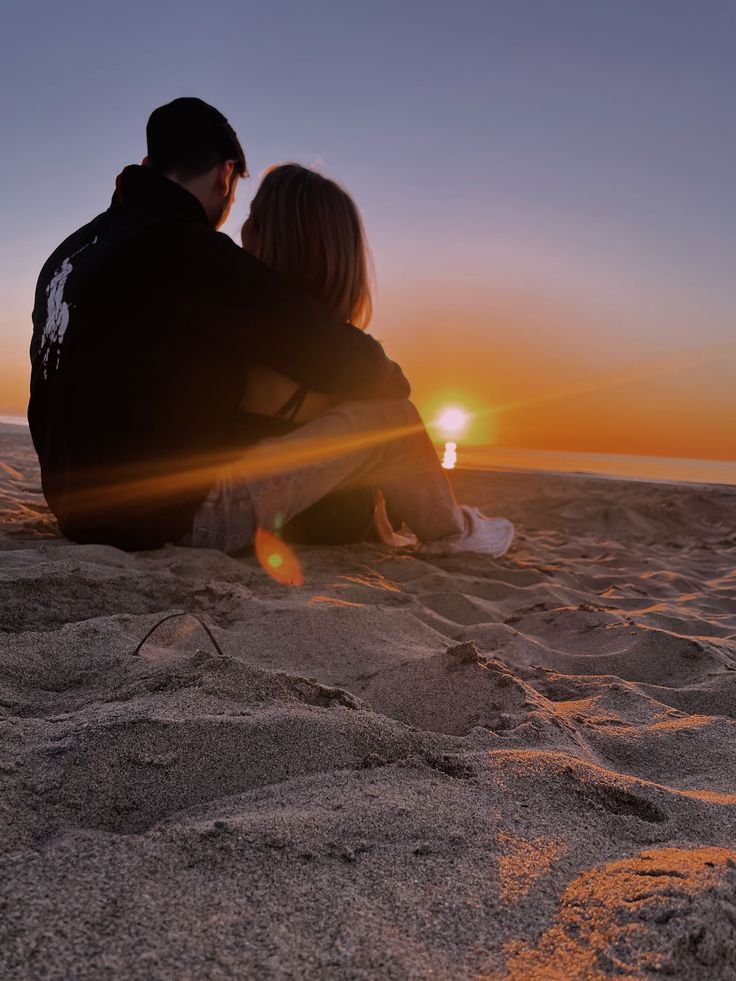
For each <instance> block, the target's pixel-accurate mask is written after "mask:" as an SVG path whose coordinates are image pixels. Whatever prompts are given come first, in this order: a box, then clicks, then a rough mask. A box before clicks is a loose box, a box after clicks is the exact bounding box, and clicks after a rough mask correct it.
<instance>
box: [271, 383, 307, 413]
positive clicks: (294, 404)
mask: <svg viewBox="0 0 736 981" xmlns="http://www.w3.org/2000/svg"><path fill="white" fill-rule="evenodd" d="M308 393H309V385H305V384H302V385H300V386H299V388H297V390H296V391H295V392H294V394H293V395H291V396H289V398H288V399H287V400H286V402H284V404H283V405H282V406H281V408H280V409H279V411H278V412H277V413H276V416H277V418H279V419H286V420H288V421H289V422H293V420H294V419H295V418H296V414H297V413H298V412H299V409H301V407H302V406H303V405H304V399H305V398H306V397H307V394H308Z"/></svg>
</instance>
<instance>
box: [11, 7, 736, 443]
mask: <svg viewBox="0 0 736 981" xmlns="http://www.w3.org/2000/svg"><path fill="white" fill-rule="evenodd" d="M734 91H736V3H734V2H732V0H690V2H681V0H503V2H500V0H482V2H481V0H477V2H476V0H473V2H464V0H455V2H452V3H451V2H449V0H448V2H443V3H436V2H433V0H421V2H419V0H417V2H414V0H409V2H406V0H393V2H385V0H373V2H371V3H353V2H351V0H341V2H340V0H312V2H310V3H308V4H306V3H302V2H291V0H283V2H269V3H258V4H255V3H249V2H237V3H236V2H229V0H212V2H209V3H203V2H199V3H191V2H189V0H176V2H171V0H148V2H146V3H143V2H139V0H131V2H127V3H126V4H120V3H108V2H105V0H95V2H87V0H85V2H80V0H68V2H65V3H63V4H59V3H53V4H52V3H49V2H43V3H38V2H33V0H22V2H21V0H2V3H1V5H0V123H1V130H0V131H1V132H2V144H3V151H2V155H1V156H0V214H1V215H2V219H1V220H2V234H1V236H0V287H1V289H2V297H3V305H2V310H1V311H0V344H1V350H2V355H1V356H0V412H9V411H23V409H24V406H25V401H26V387H27V364H26V359H27V355H26V351H27V346H28V340H29V334H30V309H31V306H32V295H33V288H34V284H35V279H36V276H37V274H38V271H39V269H40V266H41V264H42V263H43V261H44V260H45V258H46V256H47V255H48V254H49V253H50V252H51V251H52V249H53V248H54V247H55V246H56V245H57V244H58V243H59V241H61V240H62V239H63V238H64V237H65V236H66V235H67V234H69V233H70V232H71V231H73V230H74V229H75V228H77V227H78V226H80V225H81V224H83V223H85V222H86V221H88V220H89V219H90V218H91V217H93V216H94V215H95V214H97V213H98V212H99V211H101V210H103V209H104V208H105V207H106V206H107V203H108V201H109V197H110V194H111V191H112V186H113V182H114V178H115V175H116V174H117V173H118V172H119V170H120V169H121V168H122V167H123V166H124V165H125V164H127V163H131V162H139V161H140V159H141V157H142V156H143V155H144V153H145V142H144V128H145V123H146V119H147V117H148V114H149V113H150V111H151V109H153V108H154V107H155V106H157V105H159V104H161V103H163V102H167V101H169V100H170V99H172V98H175V97H177V96H180V95H198V96H200V97H201V98H204V99H206V100H207V101H209V102H211V103H213V104H214V105H216V106H217V107H218V108H219V109H221V110H222V111H223V112H224V113H225V114H226V115H227V116H228V118H229V119H230V121H231V122H232V124H233V125H234V126H235V128H236V130H237V131H238V133H239V135H240V136H241V140H242V142H243V144H244V146H245V149H246V155H247V157H248V163H249V168H250V171H251V173H252V174H254V175H258V173H259V172H260V171H262V169H263V168H264V167H266V166H268V165H269V164H271V163H273V162H276V161H279V160H289V159H293V160H297V161H299V162H301V163H305V164H315V165H317V166H319V167H320V168H321V169H323V170H324V171H325V172H326V173H328V174H330V175H332V176H335V177H337V178H338V179H340V180H341V181H342V182H343V183H344V184H345V185H346V186H347V188H348V189H349V190H350V191H351V192H352V193H353V195H354V196H355V198H356V200H357V201H358V204H359V205H360V207H361V208H362V210H363V214H364V218H365V223H366V227H367V231H368V236H369V240H370V244H371V247H372V251H373V254H374V259H375V266H376V273H377V279H378V299H377V304H376V314H375V319H374V323H373V325H372V327H371V330H372V332H373V333H374V334H375V335H376V336H378V337H380V338H381V339H382V340H383V342H384V343H385V345H386V347H387V350H388V351H389V353H390V354H391V355H392V356H394V357H395V358H397V359H398V360H399V361H400V362H401V363H402V365H403V366H404V369H405V371H406V373H407V374H408V375H409V377H410V379H411V380H412V382H413V384H414V391H415V397H416V399H417V401H418V403H419V405H420V408H422V409H423V411H424V412H425V414H426V415H427V416H430V415H431V414H432V412H433V411H434V407H435V406H436V405H439V404H440V403H442V402H446V401H447V400H453V401H457V402H460V403H462V404H464V405H467V406H468V407H469V408H471V409H473V410H476V411H478V412H480V413H483V415H482V416H481V419H482V421H483V425H482V426H479V427H477V430H476V435H477V436H478V438H482V439H488V440H491V441H494V442H496V443H497V444H498V445H502V446H518V447H536V448H542V449H568V450H594V451H599V452H624V453H625V452H631V453H646V454H658V455H668V456H696V457H710V458H722V459H733V458H736V394H735V393H736V332H735V331H734V307H735V304H734V300H735V299H736V297H735V293H736V285H735V284H736V193H734V190H735V189H734V160H736V126H735V124H734V118H736V115H735V114H734V106H733V101H734V98H733V97H734ZM256 183H257V179H256V180H252V181H249V182H247V184H246V185H245V186H242V187H241V190H240V191H239V194H238V201H237V203H236V207H235V208H234V211H233V215H232V217H231V219H230V221H229V223H228V226H227V230H228V231H229V232H230V233H231V234H236V233H237V230H238V228H239V225H240V223H241V222H242V220H243V219H244V217H245V216H246V214H247V211H248V202H249V199H250V197H251V196H252V193H253V192H254V190H255V187H256Z"/></svg>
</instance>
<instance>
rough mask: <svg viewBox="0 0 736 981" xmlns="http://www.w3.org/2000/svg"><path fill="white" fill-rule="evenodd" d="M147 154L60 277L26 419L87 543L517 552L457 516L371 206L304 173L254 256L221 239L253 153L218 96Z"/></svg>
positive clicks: (50, 487)
mask: <svg viewBox="0 0 736 981" xmlns="http://www.w3.org/2000/svg"><path fill="white" fill-rule="evenodd" d="M147 140H148V155H147V156H146V158H145V159H144V160H143V164H142V166H140V167H138V166H131V167H126V168H125V169H124V170H123V172H122V174H120V176H119V177H118V180H117V183H116V188H115V193H114V195H113V199H112V203H111V205H110V207H109V208H108V210H107V211H105V212H103V213H102V214H101V215H99V216H98V217H97V218H95V219H93V220H92V221H91V222H90V223H89V224H87V225H85V226H84V227H83V228H81V229H79V230H78V231H76V232H74V234H72V235H71V236H70V237H69V238H67V239H66V240H65V241H64V242H63V243H62V244H61V245H60V246H59V248H58V249H56V251H55V252H54V253H53V254H52V255H51V257H50V258H49V259H48V261H47V262H46V264H45V265H44V267H43V269H42V271H41V275H40V277H39V281H38V286H37V290H36V300H35V307H34V311H33V325H34V331H33V340H32V344H31V361H32V377H31V400H30V405H29V410H28V417H29V422H30V427H31V434H32V436H33V441H34V444H35V447H36V451H37V453H38V457H39V460H40V463H41V473H42V480H43V489H44V493H45V495H46V499H47V501H48V503H49V505H50V507H51V509H52V510H53V512H54V514H55V515H56V516H57V518H58V520H59V525H60V527H61V530H62V531H63V533H64V534H65V535H67V536H68V537H69V538H71V539H74V540H75V541H78V542H99V543H107V544H110V545H116V546H118V547H121V548H126V549H138V548H155V547H158V546H160V545H162V544H164V543H166V542H178V543H182V544H189V545H193V546H200V547H208V548H215V549H220V550H222V551H225V552H228V553H236V552H238V551H240V550H242V549H243V548H245V547H246V546H248V545H250V544H252V542H253V539H254V536H255V533H256V531H257V530H258V529H266V530H269V531H274V532H276V533H278V534H280V535H282V536H283V537H284V538H285V539H286V540H289V541H298V542H309V543H324V544H329V543H338V542H344V543H346V542H356V541H361V540H366V539H370V538H373V539H379V540H382V541H385V542H388V543H393V544H401V543H404V542H405V541H406V538H404V537H402V536H399V535H397V534H396V532H395V531H394V529H395V528H401V527H402V526H403V525H406V526H408V528H409V529H411V531H412V532H413V533H414V535H415V536H416V538H418V539H419V541H420V542H422V543H425V545H426V546H428V547H430V548H437V547H439V548H441V549H442V550H450V551H460V550H462V551H476V552H483V553H488V554H490V555H494V556H499V555H502V554H503V553H504V552H505V551H506V550H507V549H508V547H509V545H510V543H511V539H512V537H513V527H512V525H511V524H510V522H508V521H506V520H505V519H502V518H488V517H485V516H484V515H483V514H481V512H480V511H478V510H477V509H475V508H470V507H466V506H461V505H458V503H457V502H456V500H455V498H454V496H453V493H452V490H451V488H450V485H449V483H448V480H447V477H446V475H445V472H444V471H443V470H442V468H441V466H440V464H439V461H438V458H437V454H436V452H435V450H434V448H433V446H432V444H431V442H430V439H429V437H428V435H427V433H426V431H425V429H424V426H423V424H422V422H421V419H420V417H419V414H418V413H417V411H416V409H415V408H414V406H413V404H412V403H411V402H410V401H409V399H408V395H409V385H408V383H407V381H406V379H405V377H404V375H403V374H402V372H401V370H400V368H399V367H398V365H396V364H394V363H393V362H391V361H389V360H388V359H387V358H386V356H385V354H384V352H383V349H382V347H381V345H380V344H378V342H377V341H375V340H374V339H373V338H371V337H370V335H368V334H367V333H365V332H364V328H365V327H366V326H367V324H368V321H369V319H370V313H371V295H370V287H369V281H368V270H367V267H368V263H367V256H366V244H365V240H364V235H363V228H362V223H361V220H360V215H359V212H358V209H357V208H356V206H355V204H354V202H353V201H352V199H351V198H350V197H349V195H348V194H347V193H346V192H345V191H344V190H342V188H340V187H339V186H338V185H337V184H335V183H333V182H332V181H330V180H327V179H326V178H324V177H322V176H320V175H319V174H317V173H315V172H313V171H311V170H307V169H305V168H303V167H300V166H297V165H296V164H286V165H283V166H278V167H274V168H273V169H271V170H270V171H269V172H268V173H267V174H266V176H265V177H264V179H263V182H262V183H261V186H260V188H259V190H258V192H257V194H256V196H255V198H254V199H253V203H252V205H251V212H250V216H249V218H248V220H247V221H246V222H245V224H244V226H243V229H242V246H243V247H242V248H239V247H238V246H237V245H235V244H234V243H233V241H232V240H231V239H230V238H228V237H227V236H226V235H223V234H221V233H219V232H218V231H217V229H218V228H219V227H220V226H221V225H222V224H223V222H224V221H225V219H226V217H227V215H228V212H229V210H230V207H231V205H232V202H233V200H234V196H235V191H236V187H237V185H238V182H239V180H240V179H242V178H244V177H246V176H247V172H246V165H245V157H244V154H243V151H242V149H241V146H240V143H239V142H238V138H237V136H236V134H235V132H234V131H233V129H232V128H231V127H230V125H229V124H228V122H227V120H226V119H225V117H224V116H222V115H221V113H219V112H218V111H217V110H216V109H214V108H213V107H212V106H209V105H207V104H206V103H204V102H202V101H201V100H199V99H176V100H175V101H174V102H171V103H169V104H168V105H165V106H161V107H160V108H159V109H156V110H155V111H154V112H153V114H152V115H151V117H150V119H149V121H148V126H147Z"/></svg>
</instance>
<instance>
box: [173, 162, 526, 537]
mask: <svg viewBox="0 0 736 981" xmlns="http://www.w3.org/2000/svg"><path fill="white" fill-rule="evenodd" d="M242 244H243V248H244V249H247V250H248V251H249V252H252V253H253V254H254V255H255V256H256V257H257V258H259V259H260V260H261V261H262V262H264V263H266V264H267V265H269V266H271V267H272V268H273V269H275V270H276V271H277V272H278V273H279V274H280V275H281V276H282V277H283V278H284V279H286V280H287V281H290V282H291V283H293V284H294V286H296V287H297V288H298V289H300V290H303V291H304V292H307V293H311V294H312V295H313V296H315V297H317V298H318V299H319V300H320V301H321V302H322V304H323V306H326V307H327V309H328V310H329V311H331V312H332V313H333V314H335V315H336V316H338V317H340V318H341V319H342V320H343V321H344V322H345V324H346V329H347V325H348V324H351V323H352V324H353V325H357V326H360V327H363V328H365V327H366V326H367V324H368V322H369V320H370V316H371V290H370V278H369V260H368V251H367V247H366V242H365V235H364V232H363V226H362V222H361V220H360V215H359V212H358V209H357V208H356V206H355V204H354V202H353V200H352V199H351V198H350V196H349V195H348V194H347V193H346V192H345V191H344V190H343V189H342V188H341V187H339V186H338V185H337V184H335V182H334V181H331V180H328V179H327V178H325V177H322V176H321V175H320V174H317V173H315V172H314V171H311V170H307V169H306V168H304V167H300V166H299V165H298V164H284V165H281V166H277V167H274V168H273V169H272V170H270V171H269V172H268V173H267V174H266V176H265V177H264V179H263V182H262V183H261V186H260V188H259V189H258V192H257V193H256V196H255V197H254V199H253V202H252V204H251V212H250V216H249V218H248V220H247V221H246V222H245V224H244V225H243V229H242ZM240 408H241V410H242V417H241V419H240V420H239V422H238V429H239V432H238V433H237V434H236V435H237V436H238V438H239V441H240V442H241V443H243V444H247V443H256V442H257V443H259V447H256V448H254V450H257V449H263V448H264V447H266V448H268V445H269V443H268V437H274V436H283V437H285V438H284V440H277V441H275V442H277V443H279V444H280V449H283V448H284V445H285V444H286V448H287V449H289V451H290V452H296V456H297V457H298V456H299V451H303V449H304V445H305V444H308V443H310V441H311V442H312V445H314V441H315V440H316V441H317V443H319V442H320V440H322V439H326V440H327V441H328V442H329V441H330V440H331V439H334V435H335V432H336V431H340V432H342V433H343V434H345V435H344V438H346V439H347V442H348V444H349V445H348V446H347V447H346V446H345V444H344V443H343V444H342V448H341V450H340V451H339V452H336V453H333V454H330V455H329V456H328V457H325V458H324V459H323V462H322V463H320V464H316V465H314V466H310V465H307V464H305V463H304V462H302V463H301V464H298V463H297V464H295V466H294V468H293V470H291V471H290V473H289V474H288V475H286V477H279V476H275V477H273V478H264V479H258V480H255V479H250V478H247V477H245V476H243V475H241V471H242V473H247V471H248V466H249V464H248V458H247V452H248V451H245V453H244V455H243V457H242V459H241V460H240V463H239V464H238V465H236V466H235V468H234V469H233V472H232V473H230V472H228V473H227V474H226V475H224V476H223V477H222V478H221V479H220V481H218V484H217V485H216V486H215V487H214V488H213V490H212V491H211V493H210V495H209V496H208V498H207V499H206V500H205V502H204V503H203V505H202V508H201V509H200V512H199V513H198V515H197V516H196V517H195V522H194V528H193V533H192V541H193V543H194V544H196V545H202V546H207V547H218V548H222V549H223V550H224V551H230V552H237V551H238V549H239V548H242V547H243V545H245V544H247V543H249V542H251V541H252V536H253V534H254V531H255V529H257V528H267V529H271V528H276V529H278V530H280V531H281V532H282V534H283V535H284V537H285V538H286V539H287V540H288V541H296V542H309V543H314V544H316V543H324V544H336V543H340V542H345V543H347V542H355V541H360V540H362V539H365V538H368V537H373V538H379V539H380V540H381V541H384V542H387V543H391V544H407V542H408V541H410V540H415V539H413V538H411V539H407V538H406V537H405V536H398V535H397V534H396V533H395V532H394V528H393V526H392V523H391V521H390V520H389V514H390V516H391V519H392V520H393V523H394V525H396V526H397V527H398V526H400V525H401V524H402V523H403V522H405V523H406V524H407V525H408V526H409V528H411V530H412V532H414V533H415V534H416V536H417V537H418V539H419V540H420V541H421V542H423V543H425V547H427V548H430V549H431V548H434V547H439V548H441V549H443V550H446V549H449V550H452V551H479V552H483V553H486V554H491V555H495V556H498V555H502V554H503V553H504V552H505V551H506V550H507V549H508V547H509V545H510V544H511V540H512V538H513V533H514V530H513V526H512V525H511V523H510V522H508V521H506V520H505V519H503V518H488V517H486V516H485V515H483V514H481V512H480V511H478V509H477V508H469V507H466V506H464V505H463V506H461V505H458V503H457V501H456V500H455V497H454V495H453V493H452V489H451V487H450V485H449V483H448V480H447V477H446V475H445V473H444V471H443V470H442V469H441V467H440V464H439V460H438V458H437V454H436V452H435V450H434V448H433V446H432V443H431V441H430V439H429V437H428V435H427V433H426V430H425V428H424V425H423V424H422V422H421V419H420V417H419V415H418V413H417V411H416V409H415V408H414V406H413V405H412V403H410V402H409V401H408V400H393V401H384V402H381V401H375V402H349V401H346V402H340V403H339V404H334V403H333V402H332V401H331V400H330V398H328V396H327V395H325V394H324V393H320V392H315V391H310V390H309V389H308V388H307V386H306V385H301V384H299V383H298V382H296V381H294V380H293V379H291V378H288V377H286V376H285V375H282V374H279V373H278V372H276V371H274V370H272V369H270V368H268V367H266V366H265V365H262V366H258V365H256V366H254V367H253V368H252V370H250V371H249V373H248V374H247V377H246V391H245V394H244V396H243V400H242V403H241V406H240ZM336 427H337V429H336ZM287 434H290V435H287ZM356 440H357V442H356ZM262 441H263V442H262ZM358 443H359V444H360V445H357V444H358ZM335 487H337V488H338V490H335V489H334V488H335ZM384 495H385V501H387V502H388V509H387V507H386V504H385V503H384ZM314 501H316V502H317V503H316V504H315V503H312V502H314ZM310 505H311V506H310ZM387 512H388V513H387ZM284 515H286V517H287V518H290V519H291V520H288V521H287V522H286V524H285V525H284V524H283V517H284Z"/></svg>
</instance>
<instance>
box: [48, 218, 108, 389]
mask: <svg viewBox="0 0 736 981" xmlns="http://www.w3.org/2000/svg"><path fill="white" fill-rule="evenodd" d="M96 241H97V237H95V238H93V239H92V241H91V242H87V244H86V245H83V246H82V248H81V249H78V250H77V251H76V252H75V253H74V254H73V255H71V256H69V258H68V259H64V261H63V262H62V263H61V265H60V266H59V268H58V269H57V270H56V272H55V273H54V275H53V276H52V277H51V280H50V281H49V285H48V286H47V287H46V325H45V326H44V329H43V337H42V338H41V351H42V353H43V377H44V378H48V367H49V359H50V357H51V353H52V351H53V350H54V349H55V350H56V362H55V364H54V369H57V368H58V367H59V361H60V359H61V345H62V344H63V343H64V335H65V334H66V329H67V327H68V326H69V313H70V310H71V308H70V305H69V304H68V303H67V302H66V300H65V299H64V289H65V287H66V281H67V280H68V279H69V275H70V273H71V272H72V270H73V269H74V267H73V266H72V259H74V258H75V256H78V255H79V253H80V252H83V251H84V250H85V249H87V248H89V246H90V245H94V244H95V242H96Z"/></svg>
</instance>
